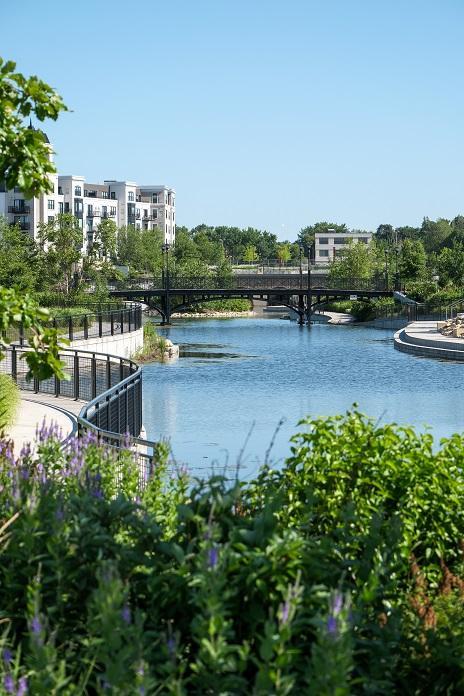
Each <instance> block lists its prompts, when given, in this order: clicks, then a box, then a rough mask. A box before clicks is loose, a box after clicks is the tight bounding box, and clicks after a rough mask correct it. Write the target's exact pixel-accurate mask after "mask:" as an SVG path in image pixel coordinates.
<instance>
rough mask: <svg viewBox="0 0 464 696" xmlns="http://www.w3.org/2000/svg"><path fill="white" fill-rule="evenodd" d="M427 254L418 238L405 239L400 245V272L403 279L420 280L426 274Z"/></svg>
mask: <svg viewBox="0 0 464 696" xmlns="http://www.w3.org/2000/svg"><path fill="white" fill-rule="evenodd" d="M426 264H427V255H426V253H425V249H424V245H423V244H422V242H421V241H420V240H419V239H405V240H404V242H403V244H402V247H401V256H400V264H399V268H400V273H401V277H402V278H403V279H405V280H422V279H423V278H424V277H425V275H426Z"/></svg>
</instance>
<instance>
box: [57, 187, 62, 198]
mask: <svg viewBox="0 0 464 696" xmlns="http://www.w3.org/2000/svg"><path fill="white" fill-rule="evenodd" d="M58 195H59V196H62V195H63V188H62V187H61V186H58Z"/></svg>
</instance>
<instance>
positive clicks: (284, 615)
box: [282, 599, 290, 624]
mask: <svg viewBox="0 0 464 696" xmlns="http://www.w3.org/2000/svg"><path fill="white" fill-rule="evenodd" d="M289 616H290V602H289V601H288V599H287V600H286V601H285V602H284V604H283V605H282V623H283V624H286V623H287V621H288V617H289Z"/></svg>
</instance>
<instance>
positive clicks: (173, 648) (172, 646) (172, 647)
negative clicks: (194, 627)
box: [167, 636, 176, 657]
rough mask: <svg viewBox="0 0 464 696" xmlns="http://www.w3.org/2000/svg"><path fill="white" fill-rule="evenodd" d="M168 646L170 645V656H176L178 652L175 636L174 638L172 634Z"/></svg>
mask: <svg viewBox="0 0 464 696" xmlns="http://www.w3.org/2000/svg"><path fill="white" fill-rule="evenodd" d="M167 646H168V653H169V655H170V657H174V655H175V654H176V641H175V638H172V636H171V638H168V642H167Z"/></svg>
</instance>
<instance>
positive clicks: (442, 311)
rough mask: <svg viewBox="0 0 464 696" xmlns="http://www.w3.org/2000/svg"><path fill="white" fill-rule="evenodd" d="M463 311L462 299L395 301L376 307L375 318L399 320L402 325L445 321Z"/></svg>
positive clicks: (463, 301) (389, 320)
mask: <svg viewBox="0 0 464 696" xmlns="http://www.w3.org/2000/svg"><path fill="white" fill-rule="evenodd" d="M462 312H464V300H457V301H455V302H452V303H451V304H450V303H448V304H444V303H439V304H435V303H427V302H417V303H411V304H399V303H396V304H395V305H392V306H387V307H379V308H377V309H376V320H377V321H385V322H401V323H402V324H403V325H404V326H406V325H407V324H409V323H410V322H412V321H446V320H448V319H453V318H454V317H455V316H456V315H457V314H459V313H462Z"/></svg>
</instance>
